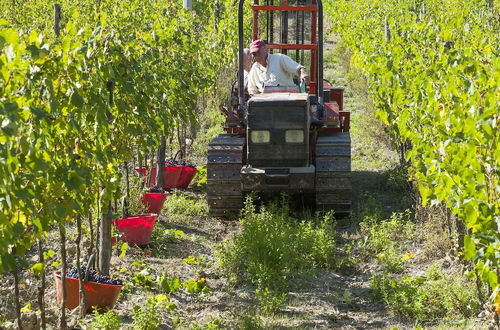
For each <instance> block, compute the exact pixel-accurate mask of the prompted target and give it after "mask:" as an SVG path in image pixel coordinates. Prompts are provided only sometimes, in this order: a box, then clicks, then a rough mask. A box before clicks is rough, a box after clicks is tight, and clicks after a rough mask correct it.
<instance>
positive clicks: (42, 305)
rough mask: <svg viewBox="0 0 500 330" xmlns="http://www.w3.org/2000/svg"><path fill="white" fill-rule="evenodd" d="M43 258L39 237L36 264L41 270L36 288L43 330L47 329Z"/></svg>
mask: <svg viewBox="0 0 500 330" xmlns="http://www.w3.org/2000/svg"><path fill="white" fill-rule="evenodd" d="M44 259H45V258H44V256H43V243H42V238H41V237H40V238H39V239H38V262H39V263H41V264H42V265H43V269H42V271H41V272H40V286H39V287H38V308H40V319H41V324H40V327H41V329H43V330H45V329H46V328H47V326H46V321H45V302H44V299H43V298H44V296H45V260H44Z"/></svg>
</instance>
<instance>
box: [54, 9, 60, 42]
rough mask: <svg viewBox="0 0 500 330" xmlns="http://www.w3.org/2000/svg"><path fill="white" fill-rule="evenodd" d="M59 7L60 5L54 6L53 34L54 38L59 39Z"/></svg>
mask: <svg viewBox="0 0 500 330" xmlns="http://www.w3.org/2000/svg"><path fill="white" fill-rule="evenodd" d="M60 23H61V5H60V4H57V3H56V4H55V5H54V33H55V34H56V37H59V34H60V33H61V27H60Z"/></svg>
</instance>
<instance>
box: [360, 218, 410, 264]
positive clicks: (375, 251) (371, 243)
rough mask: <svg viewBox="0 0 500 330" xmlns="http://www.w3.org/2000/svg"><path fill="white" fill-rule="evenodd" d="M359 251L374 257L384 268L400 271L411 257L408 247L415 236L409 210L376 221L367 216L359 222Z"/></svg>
mask: <svg viewBox="0 0 500 330" xmlns="http://www.w3.org/2000/svg"><path fill="white" fill-rule="evenodd" d="M359 233H360V235H361V237H363V238H362V240H361V242H360V248H361V252H362V253H363V254H364V255H365V256H370V257H376V258H377V259H378V261H379V263H380V264H381V265H382V266H383V268H384V270H385V271H386V272H389V273H400V272H402V271H403V270H404V264H405V262H406V261H407V260H409V259H411V258H412V257H413V254H412V253H411V252H408V247H409V245H410V247H411V244H409V243H411V242H412V241H413V240H414V239H415V238H416V237H417V234H416V231H415V224H414V223H413V222H411V221H410V212H409V211H406V212H403V213H394V214H393V215H392V216H391V217H390V218H389V219H387V220H384V221H381V222H378V221H377V219H376V218H372V217H368V218H365V220H364V221H363V222H362V223H360V231H359Z"/></svg>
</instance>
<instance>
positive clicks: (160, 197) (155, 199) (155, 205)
mask: <svg viewBox="0 0 500 330" xmlns="http://www.w3.org/2000/svg"><path fill="white" fill-rule="evenodd" d="M167 196H168V193H145V194H143V195H142V198H141V201H142V204H144V206H145V207H147V209H148V212H150V213H158V214H159V213H160V212H161V209H162V207H163V203H165V200H166V199H167Z"/></svg>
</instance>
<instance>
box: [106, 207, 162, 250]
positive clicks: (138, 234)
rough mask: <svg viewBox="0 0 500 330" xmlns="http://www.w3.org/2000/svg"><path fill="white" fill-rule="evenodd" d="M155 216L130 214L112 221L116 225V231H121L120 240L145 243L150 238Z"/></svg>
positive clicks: (139, 243)
mask: <svg viewBox="0 0 500 330" xmlns="http://www.w3.org/2000/svg"><path fill="white" fill-rule="evenodd" d="M157 216H158V215H156V214H139V215H131V216H128V217H126V218H122V219H118V220H116V221H114V224H115V225H116V226H117V227H118V231H119V232H120V233H123V235H122V236H121V237H120V239H121V240H122V241H125V242H128V243H132V244H137V245H145V244H148V243H149V241H150V240H151V234H152V233H153V228H154V225H155V221H156V217H157Z"/></svg>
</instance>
